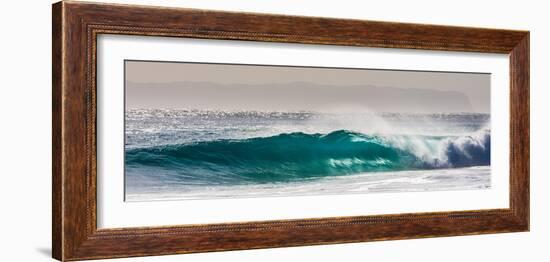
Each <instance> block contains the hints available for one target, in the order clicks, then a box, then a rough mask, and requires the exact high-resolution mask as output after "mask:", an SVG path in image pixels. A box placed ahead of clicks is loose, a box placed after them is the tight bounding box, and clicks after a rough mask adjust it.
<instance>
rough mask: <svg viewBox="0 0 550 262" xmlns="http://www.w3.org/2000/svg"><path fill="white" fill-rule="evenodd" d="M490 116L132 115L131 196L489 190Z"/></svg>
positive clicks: (131, 198)
mask: <svg viewBox="0 0 550 262" xmlns="http://www.w3.org/2000/svg"><path fill="white" fill-rule="evenodd" d="M489 123H490V116H489V115H488V114H471V113H461V114H397V113H371V112H361V113H357V112H352V113H350V112H345V113H343V112H329V113H326V112H325V113H319V112H259V111H204V110H173V109H133V110H127V112H126V132H125V136H126V137H125V141H126V144H125V146H126V149H125V192H126V195H125V198H126V201H150V200H174V199H209V198H236V197H262V196H292V195H315V194H350V193H376V192H417V191H437V190H469V189H487V188H490V185H491V180H490V159H491V157H490V149H491V133H490V125H489Z"/></svg>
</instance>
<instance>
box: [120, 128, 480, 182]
mask: <svg viewBox="0 0 550 262" xmlns="http://www.w3.org/2000/svg"><path fill="white" fill-rule="evenodd" d="M490 141H491V137H490V131H488V130H482V131H480V132H479V133H476V134H473V135H470V136H461V137H453V136H447V137H442V136H399V135H392V136H380V135H369V134H363V133H358V132H352V131H348V130H338V131H334V132H330V133H327V134H306V133H301V132H296V133H284V134H279V135H275V136H270V137H256V138H249V139H235V140H216V141H207V142H197V143H191V144H181V145H164V146H155V147H148V148H133V149H127V150H126V158H125V164H126V169H127V170H130V171H138V170H140V169H145V170H154V172H150V173H151V174H148V175H152V176H158V177H159V178H168V179H170V180H171V181H173V182H174V183H191V184H208V185H212V184H246V183H268V182H285V181H293V180H306V179H315V178H319V177H325V176H341V175H350V174H357V173H365V172H378V171H399V170H419V169H436V168H454V167H469V166H483V165H490ZM129 173H130V174H131V173H133V172H129Z"/></svg>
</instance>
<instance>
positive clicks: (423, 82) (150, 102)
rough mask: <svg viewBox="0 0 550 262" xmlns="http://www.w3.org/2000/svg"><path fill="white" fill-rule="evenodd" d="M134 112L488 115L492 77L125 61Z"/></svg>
mask: <svg viewBox="0 0 550 262" xmlns="http://www.w3.org/2000/svg"><path fill="white" fill-rule="evenodd" d="M125 74H126V80H125V81H126V105H127V107H128V108H198V109H234V110H238V109H242V110H276V111H284V110H314V111H322V110H323V109H330V108H338V107H346V106H349V107H351V108H353V107H364V108H368V109H371V110H373V111H385V112H410V111H413V112H415V111H416V112H435V113H437V112H481V113H489V112H490V75H489V74H473V73H448V72H419V71H393V70H368V69H338V68H312V67H288V66H257V65H230V64H204V63H173V62H144V61H126V63H125Z"/></svg>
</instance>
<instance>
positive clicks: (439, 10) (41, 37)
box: [0, 0, 550, 262]
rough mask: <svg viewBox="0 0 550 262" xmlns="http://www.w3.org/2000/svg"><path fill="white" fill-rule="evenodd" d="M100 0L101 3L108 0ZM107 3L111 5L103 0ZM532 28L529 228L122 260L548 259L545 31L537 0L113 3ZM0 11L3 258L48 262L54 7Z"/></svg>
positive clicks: (16, 5) (27, 4) (42, 4)
mask: <svg viewBox="0 0 550 262" xmlns="http://www.w3.org/2000/svg"><path fill="white" fill-rule="evenodd" d="M105 1H107V0H105ZM109 2H112V1H109ZM118 2H126V3H149V4H156V5H172V6H183V7H196V8H208V9H221V10H235V11H253V12H266V13H282V14H296V15H315V16H327V17H346V18H358V19H372V20H387V21H402V22H418V23H436V24H449V25H462V26H476V27H497V28H510V29H527V30H530V31H531V54H532V55H531V75H532V77H531V112H532V113H531V130H532V131H531V141H533V142H532V143H531V199H532V206H531V209H532V211H531V232H530V233H515V234H496V235H483V236H468V237H450V238H432V239H421V240H401V241H385V242H374V243H358V244H342V245H328V246H314V247H299V248H279V249H264V250H252V251H235V252H218V253H208V254H192V255H183V256H164V257H153V258H134V259H127V260H124V261H180V260H182V259H185V260H186V261H220V260H223V261H233V260H235V261H284V260H289V261H291V260H297V259H299V260H301V261H310V260H316V261H334V260H345V261H365V260H366V259H368V260H370V261H402V260H407V261H417V260H422V261H438V262H439V261H442V260H445V261H548V259H549V256H550V255H548V252H547V251H546V250H545V249H544V248H545V247H547V246H548V243H550V227H549V226H550V222H549V221H550V211H549V210H548V206H550V204H549V203H548V201H550V190H548V187H549V186H550V178H549V174H547V173H548V172H545V171H547V170H548V168H545V162H547V161H545V160H546V159H545V157H546V156H547V155H548V154H547V150H548V148H549V146H550V144H549V142H550V141H549V138H548V134H550V130H549V127H550V126H549V124H548V121H547V114H546V112H549V111H550V106H549V104H550V103H548V101H546V99H548V98H549V95H550V94H549V89H548V86H550V80H548V78H547V77H546V76H547V75H548V74H547V73H546V71H547V70H548V68H550V62H549V59H550V56H549V51H548V46H550V42H549V40H550V28H548V27H547V26H545V24H546V23H547V22H548V17H547V10H548V8H547V7H545V4H544V1H527V0H525V1H520V2H518V1H509V2H508V1H469V0H463V1H452V2H450V1H420V0H417V1H406V0H403V1H396V0H395V1H394V0H386V1H372V2H367V1H346V0H339V1H324V2H321V1H313V0H311V1H296V0H294V1H290V0H285V1H283V0H277V1H275V0H273V1H244V0H242V1H236V0H233V1H208V0H207V1H204V0H203V1H174V0H170V1H168V0H167V1H136V0H134V1H118ZM50 3H51V2H49V1H43V0H42V1H11V2H9V4H4V5H3V6H2V9H1V11H0V12H1V13H0V19H1V23H0V26H1V30H2V31H1V32H2V41H1V42H0V43H1V48H0V63H1V72H2V74H1V77H0V83H1V89H0V90H1V91H0V92H2V94H1V95H0V119H1V120H2V122H1V123H2V127H1V128H0V132H1V133H0V139H1V140H0V153H1V154H2V155H1V156H0V159H1V162H0V175H1V177H2V180H1V181H0V201H1V202H0V203H1V208H2V209H1V210H2V215H1V216H0V226H1V229H2V231H1V233H0V244H2V251H1V252H0V258H1V259H0V260H6V261H48V260H49V257H50V252H51V250H50V245H51V240H50V239H51V233H50V232H51V211H50V209H51V142H50V138H51V131H50V130H51V113H50V112H51V102H50V100H51V37H50V35H51V7H50Z"/></svg>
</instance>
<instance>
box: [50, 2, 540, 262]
mask: <svg viewBox="0 0 550 262" xmlns="http://www.w3.org/2000/svg"><path fill="white" fill-rule="evenodd" d="M52 34H53V46H52V54H53V55H52V60H53V61H52V63H53V80H52V87H53V92H52V101H53V102H52V103H53V106H52V114H53V117H52V127H53V137H52V147H53V152H52V155H53V163H52V165H53V167H52V172H53V187H52V189H53V193H52V201H53V221H52V226H53V230H52V231H53V232H52V245H53V248H52V250H53V257H54V258H55V259H58V260H62V261H69V260H82V259H99V258H116V257H129V256H150V255H163V254H182V253H192V252H207V251H223V250H238V249H256V248H270V247H289V246H303V245H320V244H331V243H349V242H362V241H379V240H393V239H410V238H424V237H443V236H456V235H473V234H487V233H502V232H521V231H528V230H529V32H528V31H511V30H500V29H483V28H465V27H453V26H437V25H422V24H405V23H389V22H375V21H359V20H345V19H328V18H316V17H296V16H283V15H266V14H251V13H233V12H219V11H205V10H194V9H181V8H161V7H149V6H130V5H113V4H98V3H84V2H72V1H63V2H59V3H56V4H54V5H53V23H52ZM99 34H121V35H140V36H167V37H188V38H207V39H225V40H249V41H266V42H285V43H305V44H324V45H344V46H364V47H383V48H408V49H422V50H443V51H468V52H483V53H501V54H508V55H509V58H510V105H511V107H510V108H509V110H510V174H509V175H510V207H509V208H507V209H488V210H477V211H456V212H433V213H411V214H395V215H374V216H370V215H369V216H353V217H338V218H310V219H295V220H278V221H266V222H246V223H223V224H200V225H178V226H168V225H167V226H163V227H145V228H120V229H98V228H97V224H96V221H97V215H96V209H97V199H96V197H97V195H96V193H97V184H96V105H97V101H96V51H97V50H96V48H97V47H96V42H97V37H98V35H99Z"/></svg>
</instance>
